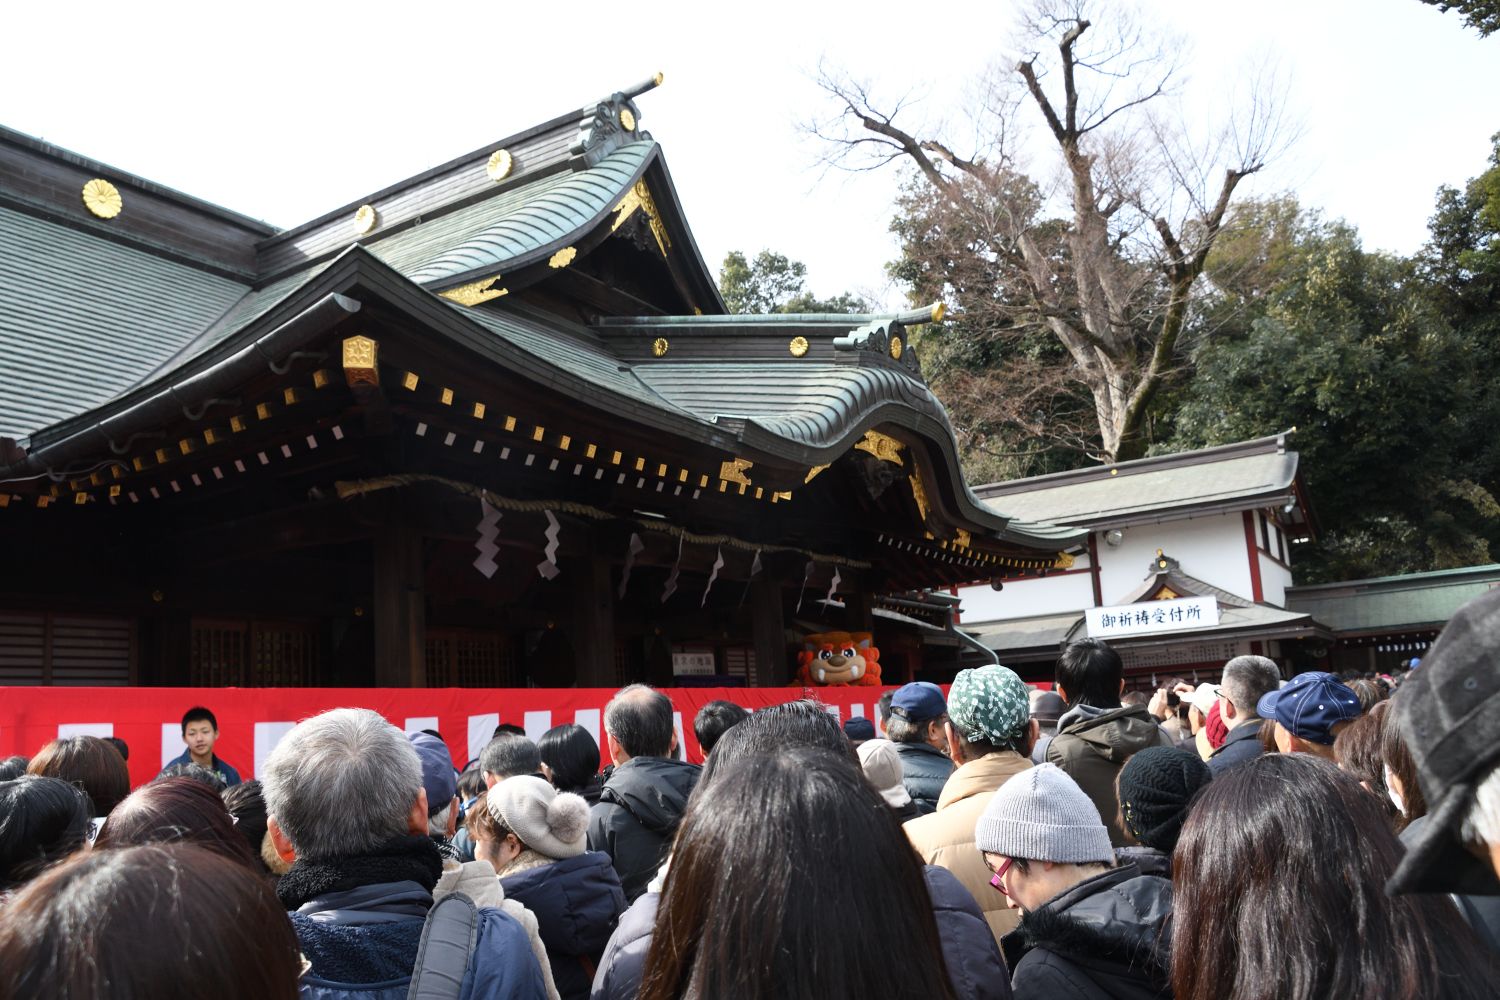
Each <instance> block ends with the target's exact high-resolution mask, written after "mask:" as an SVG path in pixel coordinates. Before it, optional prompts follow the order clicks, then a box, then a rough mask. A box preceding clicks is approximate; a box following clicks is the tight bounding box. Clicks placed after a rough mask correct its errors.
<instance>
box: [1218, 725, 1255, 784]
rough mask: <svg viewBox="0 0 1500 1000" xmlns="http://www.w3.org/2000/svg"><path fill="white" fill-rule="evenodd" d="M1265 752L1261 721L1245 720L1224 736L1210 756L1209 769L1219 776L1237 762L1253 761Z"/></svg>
mask: <svg viewBox="0 0 1500 1000" xmlns="http://www.w3.org/2000/svg"><path fill="white" fill-rule="evenodd" d="M1264 752H1265V750H1264V748H1262V747H1261V745H1260V722H1259V721H1258V720H1257V721H1252V722H1244V723H1241V724H1240V725H1238V726H1235V727H1234V728H1233V729H1231V730H1230V731H1229V735H1228V736H1226V737H1224V742H1223V744H1221V745H1220V747H1219V749H1217V750H1215V751H1214V752H1213V756H1212V757H1210V758H1208V769H1209V771H1210V772H1211V773H1212V774H1213V776H1214V777H1215V778H1217V777H1218V776H1219V775H1221V774H1223V773H1224V772H1225V771H1227V770H1229V769H1230V768H1231V767H1234V766H1235V765H1236V764H1244V763H1246V762H1248V761H1252V760H1254V759H1255V758H1257V757H1259V756H1260V755H1261V754H1262V753H1264Z"/></svg>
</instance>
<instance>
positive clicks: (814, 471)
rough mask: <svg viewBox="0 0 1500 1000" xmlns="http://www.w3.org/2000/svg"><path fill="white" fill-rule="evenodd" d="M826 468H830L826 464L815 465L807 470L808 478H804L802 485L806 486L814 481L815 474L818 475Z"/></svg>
mask: <svg viewBox="0 0 1500 1000" xmlns="http://www.w3.org/2000/svg"><path fill="white" fill-rule="evenodd" d="M826 468H828V466H826V465H815V466H813V467H812V468H811V469H808V470H807V478H806V479H804V480H802V485H803V486H806V485H807V484H808V483H810V482H812V481H813V478H814V477H815V476H817V474H818V473H820V472H822V471H823V470H824V469H826Z"/></svg>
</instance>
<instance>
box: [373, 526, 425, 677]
mask: <svg viewBox="0 0 1500 1000" xmlns="http://www.w3.org/2000/svg"><path fill="white" fill-rule="evenodd" d="M374 545H375V587H374V605H375V607H374V612H375V622H374V624H375V683H376V684H377V685H379V686H380V687H425V686H426V685H427V595H426V593H425V592H424V576H425V572H424V570H425V567H424V566H423V560H422V535H421V532H420V531H419V530H418V529H417V527H416V526H415V525H414V524H413V523H412V519H410V518H404V517H400V516H396V517H392V518H390V519H389V520H388V521H387V522H386V524H385V526H384V527H382V528H381V529H380V530H379V531H378V532H377V534H376V535H375V540H374Z"/></svg>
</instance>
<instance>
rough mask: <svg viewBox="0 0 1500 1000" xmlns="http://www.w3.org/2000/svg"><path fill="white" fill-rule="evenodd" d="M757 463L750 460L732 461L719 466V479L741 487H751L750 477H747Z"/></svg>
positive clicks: (737, 459)
mask: <svg viewBox="0 0 1500 1000" xmlns="http://www.w3.org/2000/svg"><path fill="white" fill-rule="evenodd" d="M754 467H755V463H754V462H752V461H750V460H749V459H748V458H736V459H731V460H730V461H728V462H724V463H723V464H721V465H720V466H719V478H720V479H722V480H724V481H725V482H729V483H737V484H739V485H740V486H749V485H750V477H749V476H747V475H745V473H747V472H749V471H750V470H751V469H752V468H754Z"/></svg>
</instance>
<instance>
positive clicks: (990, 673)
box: [948, 666, 1031, 746]
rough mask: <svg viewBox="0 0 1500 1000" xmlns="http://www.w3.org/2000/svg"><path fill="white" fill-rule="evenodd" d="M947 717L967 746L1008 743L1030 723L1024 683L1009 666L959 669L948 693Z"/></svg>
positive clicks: (1029, 700) (1028, 704)
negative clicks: (978, 741) (979, 743)
mask: <svg viewBox="0 0 1500 1000" xmlns="http://www.w3.org/2000/svg"><path fill="white" fill-rule="evenodd" d="M948 718H949V719H951V720H953V726H954V728H955V729H957V730H958V731H959V733H961V734H962V735H963V737H964V739H965V740H967V741H968V742H970V743H973V742H974V741H976V740H985V741H987V742H990V743H993V744H995V745H996V746H1001V745H1003V744H1006V743H1010V742H1012V741H1014V740H1015V739H1017V738H1018V737H1020V735H1021V734H1022V733H1024V732H1025V731H1026V727H1027V726H1028V725H1029V724H1030V722H1031V699H1030V697H1029V693H1028V692H1027V690H1026V683H1025V682H1024V681H1022V680H1021V678H1019V677H1017V676H1016V672H1015V671H1014V670H1011V669H1010V668H1009V667H1000V666H989V667H980V668H978V669H977V670H960V671H959V672H958V676H957V677H955V678H953V687H952V688H950V689H949V691H948Z"/></svg>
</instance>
